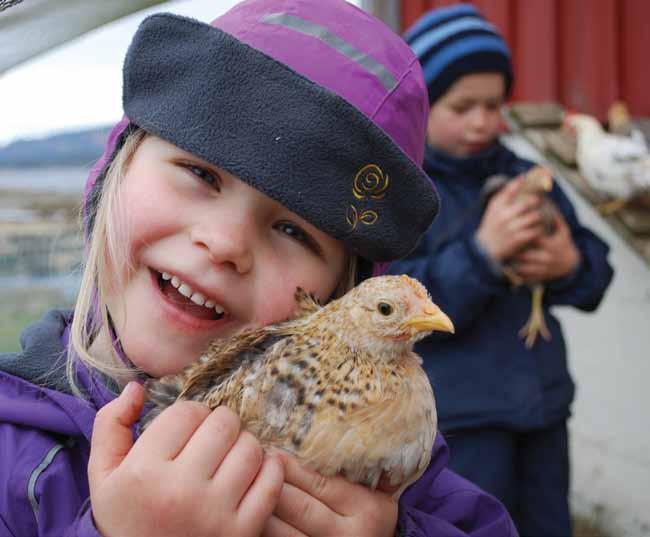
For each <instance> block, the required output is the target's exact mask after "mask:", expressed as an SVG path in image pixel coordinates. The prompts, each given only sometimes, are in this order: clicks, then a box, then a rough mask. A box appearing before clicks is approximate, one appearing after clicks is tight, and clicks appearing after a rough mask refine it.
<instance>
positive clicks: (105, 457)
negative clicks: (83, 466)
mask: <svg viewBox="0 0 650 537" xmlns="http://www.w3.org/2000/svg"><path fill="white" fill-rule="evenodd" d="M143 405H144V390H143V388H142V386H140V384H138V383H137V382H133V381H132V382H129V383H128V384H127V385H126V387H125V388H124V390H122V393H121V394H120V396H119V397H117V398H116V399H114V400H113V401H111V402H110V403H108V404H107V405H105V406H104V407H102V408H101V409H100V410H99V412H97V416H96V417H95V423H94V425H93V436H92V441H91V446H90V460H89V461H88V477H89V479H90V481H91V487H92V486H93V483H92V482H93V481H94V482H95V483H98V482H101V481H103V480H104V478H105V477H107V476H108V474H110V473H111V472H112V471H113V470H115V468H117V467H118V466H119V465H120V463H121V462H122V460H123V459H124V457H126V455H127V454H128V452H129V451H130V450H131V447H132V446H133V433H132V432H131V426H132V425H133V424H134V423H135V422H136V420H137V419H138V417H139V416H140V412H141V411H142V406H143Z"/></svg>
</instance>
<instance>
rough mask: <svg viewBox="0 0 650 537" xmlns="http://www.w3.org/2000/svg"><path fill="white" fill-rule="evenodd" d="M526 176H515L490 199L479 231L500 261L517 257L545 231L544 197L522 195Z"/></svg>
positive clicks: (490, 253)
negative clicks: (523, 180)
mask: <svg viewBox="0 0 650 537" xmlns="http://www.w3.org/2000/svg"><path fill="white" fill-rule="evenodd" d="M521 186H522V178H518V179H513V180H512V181H510V182H509V183H508V184H507V185H506V186H504V187H503V188H502V189H501V190H500V191H499V192H498V193H497V194H495V195H494V196H493V197H492V199H491V200H490V201H489V202H488V204H487V207H486V209H485V213H484V214H483V219H482V220H481V224H480V226H479V228H478V231H477V233H476V238H477V239H478V241H479V243H480V244H481V246H482V247H483V248H484V249H485V251H486V252H487V253H488V255H489V256H490V257H491V258H492V259H494V260H495V261H498V262H503V261H505V260H507V259H509V258H511V257H513V256H514V255H515V254H516V253H517V252H518V251H519V250H520V249H521V248H523V247H524V246H525V245H526V244H528V243H530V242H531V241H533V240H535V239H537V238H538V237H540V236H541V235H542V234H543V231H544V230H543V228H542V216H541V214H540V212H539V210H538V207H539V204H540V198H539V196H536V195H529V196H520V195H519V190H520V188H521Z"/></svg>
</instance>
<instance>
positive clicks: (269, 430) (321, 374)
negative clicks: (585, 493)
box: [145, 276, 453, 493]
mask: <svg viewBox="0 0 650 537" xmlns="http://www.w3.org/2000/svg"><path fill="white" fill-rule="evenodd" d="M296 301H297V309H296V315H297V318H296V319H293V320H290V321H286V322H283V323H279V324H275V325H271V326H267V327H265V328H260V329H257V330H251V331H247V332H243V333H242V334H240V335H238V336H235V337H233V338H230V339H228V340H225V341H216V342H214V343H213V344H212V345H211V346H210V348H209V349H208V351H207V352H206V353H205V355H204V356H202V357H201V359H200V360H199V361H198V362H197V363H196V364H193V365H191V366H189V367H188V368H186V369H185V370H184V371H183V372H182V373H180V374H178V375H172V376H168V377H165V378H162V379H160V380H159V381H148V383H147V392H148V396H149V399H150V400H151V401H152V402H153V403H154V405H155V408H154V410H153V411H152V412H151V413H150V414H149V415H148V416H147V417H146V418H145V422H148V421H150V420H151V419H152V418H153V417H155V415H157V414H158V413H160V411H161V410H162V409H164V408H165V407H166V406H168V405H170V404H171V403H173V402H174V401H175V400H177V399H190V400H194V401H200V402H203V403H205V404H207V405H208V406H209V407H210V408H215V407H217V406H219V405H227V406H228V407H230V408H231V409H232V410H234V411H235V412H236V413H237V414H238V415H239V416H240V418H241V419H242V422H243V424H244V426H245V427H246V429H248V430H249V431H250V432H252V433H253V434H254V435H255V436H256V437H257V438H258V439H259V440H260V441H261V442H262V444H263V445H265V446H273V447H278V448H282V449H285V450H287V451H289V452H290V453H293V454H294V455H296V456H297V457H299V458H300V459H301V460H303V461H304V462H306V463H307V464H308V465H310V466H311V467H312V468H314V469H315V470H317V471H319V472H320V473H322V474H323V475H327V476H331V475H336V474H339V473H342V474H343V475H345V477H346V478H347V479H349V480H350V481H353V482H359V483H363V484H365V485H367V486H369V487H371V488H375V487H376V486H377V483H378V481H379V479H380V477H381V475H382V473H385V474H386V476H387V477H388V478H389V479H390V483H391V485H399V486H400V490H399V492H401V490H403V489H404V488H405V487H406V486H407V485H408V484H409V483H411V482H413V481H414V480H415V479H417V477H419V476H420V475H421V473H422V472H423V471H424V470H425V469H426V467H427V466H428V463H429V460H430V457H431V450H432V446H433V441H434V439H435V435H436V424H437V419H436V409H435V402H434V397H433V392H432V389H431V385H430V383H429V380H428V378H427V375H426V373H425V372H424V370H423V369H422V368H421V366H420V364H421V359H420V358H419V357H418V356H417V355H416V354H414V353H413V350H412V348H413V344H414V343H415V342H416V341H418V340H419V339H422V338H423V337H425V336H426V335H427V334H429V333H431V332H432V331H433V330H442V331H448V332H450V331H453V325H452V323H451V321H450V320H449V318H448V317H447V316H446V315H445V314H444V313H443V312H442V311H440V309H439V308H438V307H437V306H436V305H435V304H434V303H433V302H432V301H431V299H430V298H429V296H428V294H427V291H426V289H425V288H424V287H423V286H422V285H421V284H420V283H419V282H418V281H417V280H414V279H412V278H409V277H408V276H381V277H377V278H371V279H368V280H366V281H364V282H363V283H361V284H360V285H359V286H358V287H356V288H354V289H352V290H351V291H350V292H348V293H347V294H346V295H345V296H343V297H341V298H340V299H338V300H334V301H332V302H330V303H329V304H327V305H326V306H324V307H321V306H320V305H319V304H317V303H316V302H315V301H314V300H313V299H312V298H311V297H310V296H309V295H307V294H306V293H305V292H304V291H302V290H300V289H298V290H297V292H296ZM145 426H146V423H145ZM399 492H398V493H399Z"/></svg>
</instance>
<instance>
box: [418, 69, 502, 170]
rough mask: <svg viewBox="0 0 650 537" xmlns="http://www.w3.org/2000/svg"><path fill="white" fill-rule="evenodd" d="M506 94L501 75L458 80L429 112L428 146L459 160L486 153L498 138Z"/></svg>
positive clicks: (469, 76)
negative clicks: (488, 147) (501, 109)
mask: <svg viewBox="0 0 650 537" xmlns="http://www.w3.org/2000/svg"><path fill="white" fill-rule="evenodd" d="M504 94H505V80H504V79H503V76H502V75H501V74H499V73H478V74H471V75H465V76H463V77H462V78H459V79H458V80H457V81H456V82H455V83H454V84H453V85H452V86H451V87H450V88H449V89H448V90H447V92H446V93H445V94H444V95H443V96H442V97H440V98H439V99H438V100H437V101H436V102H435V103H434V104H433V106H432V107H431V110H430V111H429V119H428V123H427V141H428V142H429V145H431V146H432V147H434V148H436V149H439V150H441V151H444V152H445V153H448V154H450V155H453V156H456V157H466V156H468V155H471V154H472V153H476V152H477V151H480V150H481V149H485V148H486V147H487V146H489V145H490V144H491V143H492V141H493V140H494V139H495V138H496V136H497V135H498V134H499V130H500V128H501V112H500V108H501V105H502V103H503V100H504Z"/></svg>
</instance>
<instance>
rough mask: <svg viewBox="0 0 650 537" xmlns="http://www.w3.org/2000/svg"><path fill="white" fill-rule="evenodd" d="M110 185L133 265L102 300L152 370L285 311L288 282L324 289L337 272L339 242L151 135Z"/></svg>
mask: <svg viewBox="0 0 650 537" xmlns="http://www.w3.org/2000/svg"><path fill="white" fill-rule="evenodd" d="M120 195H121V203H122V204H123V207H124V208H125V210H126V211H125V213H124V214H125V215H126V216H125V218H126V219H127V223H128V226H127V229H128V230H129V232H128V237H126V239H125V240H126V247H127V251H128V254H129V259H130V260H131V262H132V263H133V271H132V272H131V273H129V275H128V277H127V280H126V285H125V288H124V289H121V290H119V291H117V292H115V294H114V295H113V296H110V297H108V300H107V303H108V308H109V311H110V313H111V316H112V318H113V321H114V323H115V327H116V330H117V333H118V334H119V336H120V338H121V341H122V346H123V348H124V350H125V352H126V354H127V356H128V357H129V359H130V360H131V361H132V362H133V363H134V364H135V365H136V366H138V367H139V368H141V369H142V370H143V371H145V372H146V373H148V374H150V375H152V376H154V377H160V376H162V375H166V374H170V373H175V372H178V371H179V370H180V369H182V368H183V367H184V366H186V365H188V364H190V363H191V362H193V361H195V360H196V359H198V357H199V356H200V354H201V353H202V352H203V351H204V350H205V349H206V347H207V345H208V343H209V342H210V341H211V340H213V339H215V338H223V337H227V336H229V335H232V334H233V333H235V332H238V331H239V330H241V329H243V328H250V327H259V326H263V325H266V324H269V323H272V322H277V321H280V320H284V319H286V318H288V317H290V316H291V314H292V312H293V310H294V307H295V302H294V293H295V290H296V287H297V286H300V287H303V288H304V289H306V290H308V291H310V292H312V293H314V294H315V295H316V297H317V298H318V299H320V300H321V301H326V300H327V299H328V298H329V296H330V295H331V293H332V292H333V291H334V289H335V288H336V286H337V284H338V283H339V281H340V280H341V279H342V277H343V274H344V272H345V266H346V260H347V257H346V253H345V251H344V247H343V245H342V243H341V242H339V241H337V240H335V239H333V238H331V237H330V236H329V235H327V234H325V233H323V232H322V231H319V230H318V229H316V228H315V227H314V226H312V225H311V224H309V223H308V222H306V221H305V220H303V219H302V218H300V217H299V216H297V215H296V214H294V213H292V212H291V211H290V210H288V209H287V208H285V207H284V206H282V205H281V204H279V203H278V202H276V201H274V200H272V199H271V198H269V197H267V196H265V195H264V194H262V193H261V192H259V191H258V190H255V189H254V188H251V187H250V186H248V185H246V184H245V183H243V182H242V181H240V180H239V179H237V178H236V177H235V176H234V175H232V174H230V173H228V172H226V171H224V170H222V169H220V168H217V167H215V166H212V165H210V164H207V163H206V162H204V161H202V160H201V159H199V158H197V157H195V156H193V155H192V154H190V153H187V152H185V151H183V150H181V149H179V148H177V147H176V146H174V145H172V144H170V143H167V142H165V141H163V140H161V139H159V138H155V137H153V136H148V137H146V138H145V140H144V141H143V142H142V144H141V145H140V146H139V147H138V149H137V151H136V152H135V154H134V156H133V159H132V161H131V163H130V165H129V167H128V170H127V172H126V175H125V177H124V182H123V185H122V187H121V192H120ZM116 270H126V269H124V268H122V267H116ZM169 278H171V279H169ZM183 295H189V296H190V298H187V296H183ZM201 304H202V305H201Z"/></svg>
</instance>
